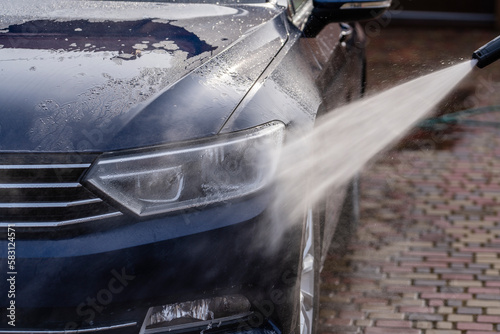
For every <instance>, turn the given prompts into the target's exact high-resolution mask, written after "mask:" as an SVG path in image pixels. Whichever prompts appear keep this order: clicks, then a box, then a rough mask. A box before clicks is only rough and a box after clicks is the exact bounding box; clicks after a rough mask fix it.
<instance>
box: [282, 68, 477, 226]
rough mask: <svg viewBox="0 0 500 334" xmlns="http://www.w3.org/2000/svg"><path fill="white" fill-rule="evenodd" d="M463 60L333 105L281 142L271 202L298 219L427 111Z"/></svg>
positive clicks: (458, 76)
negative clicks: (277, 181) (276, 193)
mask: <svg viewBox="0 0 500 334" xmlns="http://www.w3.org/2000/svg"><path fill="white" fill-rule="evenodd" d="M474 65H475V61H467V62H464V63H460V64H457V65H454V66H451V67H449V68H446V69H443V70H440V71H438V72H433V73H431V74H428V75H426V76H423V77H420V78H417V79H415V80H412V81H409V82H407V83H404V84H402V85H399V86H397V87H394V88H392V89H389V90H387V91H385V92H382V93H379V94H377V95H374V96H371V97H367V98H364V99H362V100H359V101H357V102H354V103H352V104H349V105H346V106H344V107H341V108H339V109H337V110H333V111H332V112H330V113H329V114H327V115H326V116H324V117H322V119H319V120H318V122H317V126H316V128H315V129H314V130H313V131H312V132H309V133H307V134H305V135H303V136H298V137H299V139H298V140H295V141H293V142H291V143H289V144H287V145H286V146H285V147H284V150H283V152H282V159H281V161H282V163H281V167H280V168H279V171H278V178H279V179H280V181H281V188H280V190H279V194H280V195H279V197H278V199H277V200H276V206H277V208H278V209H279V211H281V212H283V209H285V211H287V212H289V213H290V217H289V218H288V219H287V220H288V221H290V222H297V221H301V217H303V215H304V208H306V207H307V206H309V205H313V204H314V203H316V202H317V201H318V200H320V199H321V198H323V196H324V195H325V192H326V191H327V189H331V188H336V187H338V188H340V187H342V185H344V184H346V183H347V182H348V181H349V180H350V179H351V178H352V177H353V176H354V175H355V174H356V173H358V172H359V171H360V170H361V169H362V168H363V166H364V165H365V164H366V163H367V162H369V161H370V160H371V159H372V158H373V157H374V156H375V155H376V154H377V153H379V152H380V151H382V150H383V149H385V148H387V147H388V146H389V145H391V144H393V143H394V142H395V141H397V140H398V139H400V138H401V137H402V136H403V135H404V134H405V133H406V132H407V131H408V130H409V129H411V128H412V127H413V126H414V125H415V124H416V123H417V122H418V121H419V120H422V119H423V118H424V117H425V116H427V115H428V114H429V113H430V112H431V111H432V110H433V108H434V107H435V106H436V104H437V103H438V102H439V101H440V100H441V99H443V98H444V97H445V96H446V95H447V94H448V93H449V92H450V91H451V90H452V89H453V88H454V87H455V85H456V84H457V83H458V82H460V81H461V80H462V79H463V78H464V77H465V76H466V75H467V74H468V73H469V72H470V71H471V70H472V68H473V67H474Z"/></svg>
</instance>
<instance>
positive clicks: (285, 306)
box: [0, 194, 302, 334]
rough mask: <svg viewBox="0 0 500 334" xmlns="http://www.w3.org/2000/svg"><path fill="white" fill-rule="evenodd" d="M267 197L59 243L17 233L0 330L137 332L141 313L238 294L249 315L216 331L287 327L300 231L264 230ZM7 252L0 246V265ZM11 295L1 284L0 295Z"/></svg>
mask: <svg viewBox="0 0 500 334" xmlns="http://www.w3.org/2000/svg"><path fill="white" fill-rule="evenodd" d="M269 200H270V196H269V194H268V195H262V194H261V195H259V196H255V197H253V198H249V199H246V200H244V201H241V202H238V203H225V204H223V205H220V206H213V207H208V208H204V209H203V210H199V211H196V212H187V213H183V214H178V215H171V216H168V217H162V218H156V219H151V220H147V221H136V222H134V223H130V222H128V223H127V224H125V222H124V224H123V225H122V226H120V227H118V228H113V229H108V230H103V231H101V232H95V233H89V234H82V235H76V236H73V237H68V238H64V239H52V240H49V239H41V238H38V239H29V240H27V239H22V232H18V236H17V240H16V274H15V275H14V276H15V297H14V298H5V297H6V296H7V294H6V293H4V296H5V297H4V298H1V299H0V300H1V307H2V308H3V309H4V310H5V309H6V308H7V307H9V303H11V301H12V300H14V302H15V312H14V313H15V328H14V327H13V326H12V325H9V321H11V319H10V318H9V317H5V316H4V317H2V320H1V328H0V333H4V332H6V333H32V332H33V333H36V332H39V331H41V332H46V331H51V332H52V331H54V332H55V333H58V332H60V331H62V332H64V331H65V330H67V332H68V333H85V332H97V333H99V332H103V333H115V332H116V333H121V334H125V333H138V332H139V331H140V329H141V326H142V324H143V321H144V319H145V317H146V313H147V312H148V309H149V308H150V307H153V306H159V305H165V304H170V303H179V302H184V301H191V300H197V299H202V298H212V297H217V296H225V295H232V294H239V295H242V296H244V297H246V298H247V299H248V300H249V301H250V303H251V305H252V306H251V312H252V313H251V315H250V317H249V316H248V315H247V316H245V317H242V318H241V319H239V320H238V321H236V322H235V323H234V324H232V325H231V326H230V327H228V328H224V333H233V332H234V333H238V331H237V328H240V330H241V328H245V330H246V332H245V333H251V332H252V331H253V332H255V333H264V332H265V331H268V330H274V331H275V332H276V331H278V329H277V327H274V325H272V326H271V325H270V322H271V323H274V324H276V326H278V327H279V328H280V330H283V329H284V328H287V327H289V326H291V324H292V322H293V321H292V320H293V319H291V317H292V314H293V312H292V310H293V308H294V300H296V298H295V297H294V293H295V291H296V287H297V272H298V266H299V262H300V250H299V248H300V247H298V245H300V241H301V237H302V226H300V228H298V225H297V226H296V227H295V228H290V229H287V230H286V231H284V232H283V234H282V235H274V234H273V233H271V231H276V229H271V224H276V223H278V222H279V219H276V218H277V216H276V213H275V212H274V213H273V215H272V216H273V219H272V220H271V219H270V216H271V213H270V212H269V210H268V209H267V207H268V205H269ZM299 225H300V224H299ZM52 235H53V234H52ZM7 248H8V241H7V240H5V239H4V240H2V241H0V254H1V257H2V259H1V261H2V264H6V263H7ZM2 267H3V268H6V266H2ZM3 271H4V274H6V273H7V272H8V271H7V270H3ZM7 278H9V277H7ZM10 288H11V287H10V283H9V281H7V280H6V279H4V280H2V281H1V282H0V291H4V292H6V291H9V289H10ZM269 321H270V322H269ZM269 326H271V327H269ZM273 328H274V329H273ZM219 330H222V329H217V328H214V329H213V331H214V332H218V331H219ZM235 330H236V331H235ZM249 330H251V332H248V331H249ZM262 331H264V332H262ZM284 331H285V332H286V329H285V330H284ZM184 332H185V331H184ZM197 332H199V330H198V331H197ZM269 333H272V331H271V332H269Z"/></svg>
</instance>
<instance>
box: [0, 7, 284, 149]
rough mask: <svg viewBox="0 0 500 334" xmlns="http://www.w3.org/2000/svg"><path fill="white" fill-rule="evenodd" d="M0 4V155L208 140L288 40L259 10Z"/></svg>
mask: <svg viewBox="0 0 500 334" xmlns="http://www.w3.org/2000/svg"><path fill="white" fill-rule="evenodd" d="M0 4H1V5H2V8H3V10H5V12H6V13H5V15H4V14H2V16H1V18H0V73H1V78H2V79H3V80H2V81H1V82H0V87H1V95H0V150H2V151H25V150H29V151H54V152H57V151H63V152H64V151H75V150H85V151H105V150H116V149H123V148H130V147H139V146H144V145H154V144H160V143H165V142H170V141H179V140H186V139H191V138H195V137H202V136H206V135H211V134H215V133H217V132H218V131H219V129H220V128H221V127H222V125H223V124H224V122H225V121H226V120H227V118H228V117H229V116H230V114H231V112H232V110H233V109H234V107H235V106H236V105H237V104H238V102H239V101H240V100H241V98H243V96H244V94H245V93H246V91H248V89H249V88H250V86H251V85H252V84H253V82H254V81H255V80H256V79H257V77H258V76H259V75H260V73H262V71H263V69H264V68H265V66H267V64H268V63H269V62H270V61H271V60H272V58H273V57H274V55H275V54H276V52H277V51H278V50H279V48H280V47H281V46H282V45H283V43H284V41H285V38H286V31H285V29H284V27H283V20H282V18H281V15H280V14H282V10H281V9H278V8H275V7H274V6H272V5H269V4H267V5H266V4H263V5H252V6H245V5H241V6H218V5H209V4H167V3H138V2H131V3H128V2H112V1H111V2H107V1H98V2H97V1H96V2H76V1H57V2H50V1H44V2H39V1H38V2H30V1H28V2H24V1H23V2H22V4H16V3H14V4H12V2H11V1H5V0H1V1H0ZM19 13H23V14H22V15H20V14H19ZM223 51H224V52H223Z"/></svg>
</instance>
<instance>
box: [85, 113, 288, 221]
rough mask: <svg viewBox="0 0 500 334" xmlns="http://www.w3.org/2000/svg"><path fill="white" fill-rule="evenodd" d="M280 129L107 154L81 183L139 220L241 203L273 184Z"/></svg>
mask: <svg viewBox="0 0 500 334" xmlns="http://www.w3.org/2000/svg"><path fill="white" fill-rule="evenodd" d="M284 128H285V126H284V124H283V123H281V122H270V123H267V124H264V125H261V126H258V127H255V128H252V129H249V130H245V131H240V132H235V133H231V134H226V135H219V136H215V137H213V138H210V139H206V140H200V141H193V142H188V143H184V144H183V145H182V146H181V147H179V146H171V145H170V146H161V147H154V148H150V149H147V150H135V151H129V152H123V153H113V154H106V155H103V156H101V157H100V158H99V159H98V160H97V161H96V162H95V163H94V165H93V166H92V167H91V169H90V170H89V172H88V174H87V176H86V177H85V180H84V182H83V183H84V184H85V185H86V186H89V187H90V188H92V189H94V190H96V191H98V192H101V193H102V194H104V195H105V196H108V197H110V198H111V199H113V200H114V201H116V202H117V203H119V204H120V205H122V206H123V207H125V208H126V209H128V210H130V211H131V212H133V213H134V214H136V215H138V216H148V215H153V214H159V213H165V212H171V211H175V210H180V209H187V208H193V207H197V206H202V205H207V204H210V203H215V202H220V201H227V200H230V199H234V198H238V197H242V196H245V195H248V194H251V193H254V192H256V191H258V190H259V189H262V188H263V187H264V186H265V185H266V184H268V183H269V182H270V181H271V179H272V177H273V175H274V173H275V171H276V167H277V162H278V156H279V150H280V148H281V145H282V143H283V138H284Z"/></svg>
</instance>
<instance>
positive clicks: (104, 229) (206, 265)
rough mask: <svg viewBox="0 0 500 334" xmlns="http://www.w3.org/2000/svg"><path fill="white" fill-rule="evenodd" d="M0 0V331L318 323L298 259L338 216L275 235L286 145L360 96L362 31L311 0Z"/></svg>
mask: <svg viewBox="0 0 500 334" xmlns="http://www.w3.org/2000/svg"><path fill="white" fill-rule="evenodd" d="M299 5H300V6H299ZM2 7H3V8H4V9H5V14H4V15H2V17H1V19H0V45H1V47H0V73H2V74H1V75H2V78H3V81H2V83H1V84H0V85H1V88H2V89H1V91H2V93H1V95H0V96H1V97H0V98H1V112H0V224H1V226H2V235H3V239H2V240H1V241H0V254H1V257H2V263H5V264H6V266H5V267H2V268H7V265H8V268H7V269H6V270H5V274H6V275H8V277H7V278H9V279H10V281H9V280H3V281H2V283H0V290H2V291H12V295H11V294H6V295H4V296H3V297H2V298H1V299H0V302H1V306H2V308H5V309H7V310H8V315H7V317H4V318H3V319H2V321H1V329H0V331H2V332H8V333H26V332H30V333H31V332H33V333H47V332H51V333H54V332H55V333H59V332H61V333H62V332H65V331H66V332H69V333H77V332H78V333H83V332H106V333H114V332H116V333H139V332H140V333H161V332H186V333H187V332H199V331H205V332H224V333H237V332H238V333H239V332H252V333H292V332H301V333H308V332H311V330H312V326H313V325H312V324H313V323H314V320H315V318H316V315H315V314H314V315H312V314H313V313H311V312H312V311H311V309H313V308H314V302H313V301H312V300H313V299H312V298H309V295H308V294H305V293H301V280H302V283H303V282H305V281H306V278H304V277H305V276H304V274H301V272H303V271H304V270H305V269H311V270H313V272H317V271H318V270H319V268H318V267H319V258H320V257H321V256H320V254H321V251H320V247H319V246H320V244H321V243H322V242H321V241H320V240H328V237H329V235H330V234H331V233H332V232H333V230H334V223H335V222H326V223H325V221H324V219H323V221H322V222H320V221H319V220H317V219H316V217H317V216H316V215H314V217H313V214H312V211H311V210H309V211H306V210H305V212H304V215H305V217H306V218H305V219H304V221H303V222H300V223H299V224H295V225H292V226H293V227H292V228H289V229H287V230H286V231H285V232H284V233H283V235H282V236H280V237H278V236H276V235H274V234H273V233H271V232H272V231H273V230H272V229H270V226H273V225H274V224H277V223H279V222H280V221H282V220H285V219H287V217H288V216H287V214H286V212H280V211H279V210H276V209H275V208H272V207H271V205H270V203H271V201H272V199H273V198H274V197H276V195H277V193H276V192H277V191H278V190H277V188H276V184H275V182H274V181H273V175H274V172H275V170H276V166H277V158H278V155H277V154H274V153H275V152H276V150H279V148H280V147H281V145H283V143H284V142H286V141H287V140H289V138H287V136H288V135H289V134H290V133H291V132H290V131H291V130H292V129H297V128H301V129H311V128H312V127H313V126H314V124H315V121H316V118H317V117H318V116H319V115H321V114H323V113H326V112H327V111H328V110H330V109H332V108H333V107H335V106H337V105H340V104H344V103H347V102H349V101H350V100H352V99H355V98H358V97H359V96H360V95H361V93H362V89H363V80H364V79H363V70H364V69H363V63H364V50H363V43H364V36H363V33H362V32H361V30H360V29H359V26H357V25H355V24H345V23H330V24H323V23H322V24H319V25H318V23H317V22H315V23H314V24H313V25H312V24H311V23H310V21H311V12H312V11H313V5H312V3H310V2H304V3H302V4H297V3H296V4H295V7H294V5H293V4H291V3H290V4H287V3H260V4H257V3H253V4H239V3H228V4H225V3H224V4H208V3H201V4H200V3H182V4H179V3H165V2H122V1H62V2H61V1H57V2H53V1H46V2H45V1H44V2H23V4H16V3H11V2H9V1H3V2H2ZM328 20H330V21H332V20H331V19H330V18H329V19H328ZM326 23H329V22H326ZM311 26H313V27H314V28H315V29H314V30H315V32H314V33H307V35H305V34H304V30H307V27H311ZM318 27H319V28H318ZM338 210H340V208H338ZM307 212H309V214H308V213H307ZM313 228H314V231H315V232H314V233H313ZM312 240H316V244H315V246H314V247H310V242H312ZM324 244H325V245H324V246H326V245H327V244H328V242H324ZM308 245H309V246H308ZM308 252H311V254H309V253H308ZM307 255H310V256H309V257H307ZM313 256H315V257H316V260H315V262H314V263H313V262H310V261H309V260H310V259H311V258H313ZM308 261H309V262H308ZM309 265H310V266H311V267H310V268H309V267H308V266H309ZM317 279H318V275H316V276H312V280H313V281H311V283H312V290H311V291H308V292H314V289H316V287H317ZM13 289H14V290H13ZM301 308H302V309H303V310H305V311H307V312H304V311H302V312H301ZM304 317H305V318H304ZM308 317H310V318H308Z"/></svg>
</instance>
